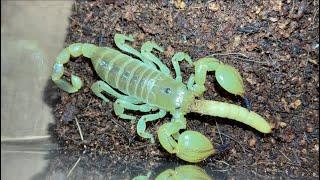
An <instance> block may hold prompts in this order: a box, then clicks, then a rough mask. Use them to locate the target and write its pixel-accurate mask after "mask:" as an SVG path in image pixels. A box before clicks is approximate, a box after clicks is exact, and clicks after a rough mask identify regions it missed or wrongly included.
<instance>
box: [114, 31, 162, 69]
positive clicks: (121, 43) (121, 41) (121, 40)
mask: <svg viewBox="0 0 320 180" xmlns="http://www.w3.org/2000/svg"><path fill="white" fill-rule="evenodd" d="M125 41H131V42H132V41H134V38H133V36H132V35H129V36H126V35H123V34H115V36H114V42H115V44H116V46H117V47H118V48H119V49H121V50H122V51H124V52H127V53H130V54H133V55H135V56H136V57H138V58H139V59H141V60H142V61H143V62H144V63H145V64H147V65H149V66H150V67H151V68H153V69H156V66H155V65H154V64H153V63H152V62H151V61H150V60H148V59H146V58H143V56H142V55H141V54H140V52H139V51H137V50H136V49H134V48H133V47H131V46H130V45H128V44H126V43H125Z"/></svg>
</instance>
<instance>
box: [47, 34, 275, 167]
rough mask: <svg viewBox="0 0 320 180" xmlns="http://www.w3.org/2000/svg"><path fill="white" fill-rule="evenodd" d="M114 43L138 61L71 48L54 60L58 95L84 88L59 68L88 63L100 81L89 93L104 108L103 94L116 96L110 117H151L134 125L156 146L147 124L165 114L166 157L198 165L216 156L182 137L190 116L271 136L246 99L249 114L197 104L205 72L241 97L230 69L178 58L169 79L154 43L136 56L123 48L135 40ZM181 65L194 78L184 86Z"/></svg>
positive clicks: (199, 140) (190, 136)
mask: <svg viewBox="0 0 320 180" xmlns="http://www.w3.org/2000/svg"><path fill="white" fill-rule="evenodd" d="M114 40H115V44H116V46H117V47H118V48H119V49H120V50H122V51H123V52H125V53H127V54H130V55H132V56H134V57H137V58H139V59H140V60H139V59H137V58H133V57H131V56H129V55H127V54H124V53H121V52H120V51H118V50H115V49H112V48H108V47H98V46H96V45H93V44H87V43H74V44H71V45H70V46H68V47H66V48H65V49H63V50H62V51H61V53H60V54H59V55H58V57H57V58H56V61H55V64H54V66H53V72H52V75H51V79H52V80H53V82H54V83H55V84H56V85H57V86H58V87H60V88H61V89H62V90H64V91H66V92H68V93H74V92H77V91H78V90H79V89H80V88H81V86H82V81H81V79H80V78H79V77H78V76H76V75H73V74H72V75H71V84H70V83H69V82H68V81H66V80H65V79H63V78H62V77H63V74H64V68H63V65H64V64H65V63H67V62H68V61H69V59H70V56H72V57H78V56H81V55H83V56H85V57H87V58H89V59H91V62H92V64H93V67H94V70H95V71H96V72H97V74H98V75H99V77H100V78H101V80H100V81H97V82H95V83H93V85H92V86H91V90H92V92H93V93H94V94H95V95H97V96H98V97H99V98H101V99H102V100H103V101H105V102H109V99H108V98H107V97H106V96H105V95H104V94H103V93H108V94H111V95H113V96H115V97H116V101H115V102H114V104H113V107H114V112H115V114H116V115H117V116H119V117H120V118H122V119H129V120H135V119H136V117H135V116H132V115H128V114H125V110H126V109H128V110H137V111H141V112H150V114H147V115H143V116H141V117H140V119H139V120H138V122H137V133H138V135H139V136H140V137H142V138H145V139H149V140H150V141H151V142H152V143H154V142H155V140H154V137H153V134H152V133H150V132H148V131H146V127H147V125H146V123H147V122H150V121H155V120H157V119H160V118H162V117H164V116H165V115H166V114H167V113H168V112H169V113H170V114H171V115H172V120H171V121H170V122H166V123H163V124H162V125H161V126H160V127H159V129H158V131H157V135H158V139H159V141H160V144H161V145H162V147H163V148H164V149H166V150H167V151H168V152H169V153H175V154H176V155H177V156H178V157H179V158H181V159H183V160H185V161H188V162H199V161H202V160H204V159H206V158H207V157H208V156H210V155H212V154H214V153H215V152H216V151H215V149H214V148H213V145H212V143H211V142H210V140H209V139H208V138H207V137H205V136H204V135H202V134H201V133H199V132H196V131H189V130H186V131H183V132H182V133H181V134H180V131H181V130H184V129H186V127H187V126H186V124H187V121H186V118H185V117H184V116H185V115H186V114H187V113H189V112H196V113H200V114H206V115H211V116H218V117H223V118H228V119H232V120H236V121H239V122H242V123H244V124H247V125H249V126H251V127H253V128H255V129H256V130H258V131H260V132H262V133H270V132H271V127H270V125H269V123H268V122H267V121H266V120H265V119H264V118H262V117H261V116H260V115H258V114H257V113H255V112H253V111H248V109H250V110H251V108H250V106H249V104H250V103H249V101H248V100H247V99H246V98H244V99H245V104H246V106H247V108H248V109H246V108H243V107H240V106H237V105H234V104H229V103H224V102H218V101H209V100H205V99H203V98H199V97H203V93H204V92H205V90H206V88H205V86H204V84H205V81H206V74H207V72H208V71H215V77H216V79H217V81H218V83H219V84H220V85H221V87H222V88H223V89H225V90H226V91H228V92H229V93H232V94H235V95H240V96H241V97H244V96H243V94H244V86H243V81H242V78H241V76H240V74H239V72H238V71H237V70H236V69H235V68H233V67H232V66H229V65H227V64H224V63H222V62H220V61H219V60H217V59H215V58H213V57H204V58H200V59H199V60H197V61H195V62H192V60H191V58H190V57H189V55H188V54H186V53H183V52H178V53H176V54H175V55H174V56H173V57H172V60H171V61H172V64H173V68H174V71H175V74H176V76H175V78H173V76H172V75H171V73H170V70H169V68H168V67H167V66H165V65H164V64H163V63H162V62H161V60H160V59H159V58H158V57H156V56H155V55H154V54H153V53H152V51H153V50H157V51H160V52H163V48H162V47H160V46H158V45H157V44H156V43H155V42H152V41H148V42H146V43H144V44H143V45H142V47H141V50H140V51H138V50H136V49H134V48H133V47H131V46H130V45H128V44H126V41H133V40H134V38H133V36H125V35H122V34H116V35H115V37H114ZM183 60H185V61H187V62H188V63H189V64H190V65H192V66H194V67H195V74H191V75H190V78H189V80H188V83H187V85H185V84H184V83H183V82H182V77H181V72H180V66H179V62H180V61H183ZM115 89H117V90H118V91H116V90H115ZM196 97H198V98H199V99H198V98H196ZM157 110H158V111H157ZM152 113H153V114H152Z"/></svg>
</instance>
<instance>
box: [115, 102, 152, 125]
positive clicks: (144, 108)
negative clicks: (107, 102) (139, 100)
mask: <svg viewBox="0 0 320 180" xmlns="http://www.w3.org/2000/svg"><path fill="white" fill-rule="evenodd" d="M134 103H135V102H133V101H131V102H130V100H129V99H117V100H116V102H114V106H113V108H114V112H115V113H116V115H117V116H119V117H120V118H122V119H129V120H134V119H136V117H135V116H131V115H127V114H124V110H125V109H128V110H134V111H141V112H149V111H151V110H152V108H151V106H150V105H148V104H134Z"/></svg>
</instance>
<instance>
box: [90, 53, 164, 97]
mask: <svg viewBox="0 0 320 180" xmlns="http://www.w3.org/2000/svg"><path fill="white" fill-rule="evenodd" d="M93 64H94V67H95V69H96V72H97V73H98V75H99V76H100V77H101V78H102V79H103V80H104V81H106V82H107V83H108V84H109V85H110V86H112V87H113V88H115V89H118V90H120V91H121V92H123V93H124V94H127V95H130V96H134V97H137V98H139V99H141V100H144V101H145V102H148V95H149V94H150V91H151V90H152V87H153V85H154V83H155V82H156V81H157V79H158V78H166V77H163V76H165V75H164V74H163V73H161V72H160V71H158V70H155V69H152V68H149V67H148V66H147V65H145V64H144V63H143V62H141V61H139V60H137V59H133V58H132V57H130V56H128V55H125V54H123V53H120V52H119V51H116V50H113V49H108V51H106V54H104V55H103V57H102V58H101V59H100V60H97V61H96V62H94V61H93Z"/></svg>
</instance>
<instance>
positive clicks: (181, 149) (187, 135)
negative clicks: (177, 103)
mask: <svg viewBox="0 0 320 180" xmlns="http://www.w3.org/2000/svg"><path fill="white" fill-rule="evenodd" d="M177 131H178V130H177V129H176V127H175V125H174V124H173V123H165V124H163V125H162V126H161V127H160V128H159V130H158V138H159V141H160V144H161V145H162V147H163V148H164V149H166V150H167V151H168V152H169V153H171V154H174V153H176V155H177V156H178V157H179V158H180V159H183V160H185V161H188V162H200V161H202V160H204V159H206V158H207V157H209V156H210V155H212V154H214V153H215V150H214V148H213V145H212V144H211V142H210V140H209V139H208V138H207V137H205V136H204V135H202V134H201V133H199V132H196V131H185V132H183V133H182V134H180V136H179V137H177V139H178V142H176V140H175V139H174V138H173V137H172V136H173V134H176V133H174V132H177Z"/></svg>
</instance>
